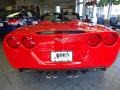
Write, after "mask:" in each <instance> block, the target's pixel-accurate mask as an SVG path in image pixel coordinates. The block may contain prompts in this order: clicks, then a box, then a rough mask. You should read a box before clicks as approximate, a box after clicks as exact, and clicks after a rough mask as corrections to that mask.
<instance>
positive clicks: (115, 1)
mask: <svg viewBox="0 0 120 90" xmlns="http://www.w3.org/2000/svg"><path fill="white" fill-rule="evenodd" d="M109 3H111V4H114V5H118V4H120V0H100V2H99V3H98V6H107V5H108V4H109Z"/></svg>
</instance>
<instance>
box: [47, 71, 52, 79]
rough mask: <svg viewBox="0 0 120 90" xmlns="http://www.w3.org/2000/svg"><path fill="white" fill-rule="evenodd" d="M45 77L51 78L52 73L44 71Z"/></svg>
mask: <svg viewBox="0 0 120 90" xmlns="http://www.w3.org/2000/svg"><path fill="white" fill-rule="evenodd" d="M46 78H47V79H50V78H52V74H51V72H50V71H47V72H46Z"/></svg>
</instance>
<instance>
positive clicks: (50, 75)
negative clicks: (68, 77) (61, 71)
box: [46, 71, 58, 79]
mask: <svg viewBox="0 0 120 90" xmlns="http://www.w3.org/2000/svg"><path fill="white" fill-rule="evenodd" d="M46 74H47V75H46V78H47V79H50V78H58V76H57V71H47V72H46Z"/></svg>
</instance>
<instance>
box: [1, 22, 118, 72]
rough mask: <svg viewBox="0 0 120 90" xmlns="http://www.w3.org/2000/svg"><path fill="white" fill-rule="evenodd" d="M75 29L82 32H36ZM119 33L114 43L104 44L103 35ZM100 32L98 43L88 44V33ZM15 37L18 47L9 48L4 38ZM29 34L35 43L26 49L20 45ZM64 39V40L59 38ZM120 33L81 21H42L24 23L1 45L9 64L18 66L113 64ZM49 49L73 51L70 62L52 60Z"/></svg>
mask: <svg viewBox="0 0 120 90" xmlns="http://www.w3.org/2000/svg"><path fill="white" fill-rule="evenodd" d="M71 30H72V31H74V30H75V31H78V30H82V31H85V33H77V34H51V35H49V34H48V35H46V34H42V35H41V34H36V33H37V32H41V31H71ZM113 33H114V34H116V35H117V36H118V38H117V40H116V42H115V43H114V44H113V45H111V46H107V45H105V44H104V40H105V37H106V36H107V35H109V34H113ZM96 34H97V35H99V36H100V37H101V41H100V43H99V44H98V45H97V46H95V47H91V46H89V45H88V39H89V38H90V37H91V35H96ZM11 36H14V37H16V38H17V39H18V41H19V42H20V46H19V47H18V48H15V49H14V48H11V47H10V46H9V45H8V44H7V42H6V40H7V38H8V37H11ZM26 36H28V37H32V39H34V40H35V42H36V45H35V47H34V48H31V49H30V48H28V49H27V48H26V47H25V46H24V45H23V44H22V39H23V38H24V37H26ZM64 38H67V39H66V40H64V41H63V42H62V41H60V40H61V39H64ZM119 44H120V43H119V35H118V33H117V32H115V31H112V30H111V29H109V28H106V27H104V26H100V25H90V24H87V23H83V22H81V21H70V22H64V23H63V22H62V23H52V22H48V21H44V22H41V23H39V24H38V25H35V26H25V27H23V28H19V29H17V30H14V31H13V32H11V33H9V34H8V35H7V36H6V37H5V39H4V41H3V48H4V52H5V55H6V57H7V58H8V61H9V63H10V64H11V65H12V66H13V67H14V68H17V69H20V68H24V69H25V68H27V69H28V68H29V69H40V70H41V69H42V70H49V69H54V70H56V69H63V70H64V69H84V68H97V67H109V66H110V65H112V64H113V62H114V61H115V59H116V56H117V54H118V51H119ZM51 51H72V52H73V61H72V62H51V57H50V53H51Z"/></svg>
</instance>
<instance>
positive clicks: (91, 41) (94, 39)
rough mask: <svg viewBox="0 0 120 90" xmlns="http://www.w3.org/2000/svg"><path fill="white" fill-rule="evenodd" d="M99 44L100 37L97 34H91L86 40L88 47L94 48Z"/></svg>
mask: <svg viewBox="0 0 120 90" xmlns="http://www.w3.org/2000/svg"><path fill="white" fill-rule="evenodd" d="M100 42H101V36H100V35H98V34H91V35H90V36H89V38H88V45H89V46H91V47H96V46H98V45H99V44H100Z"/></svg>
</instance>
